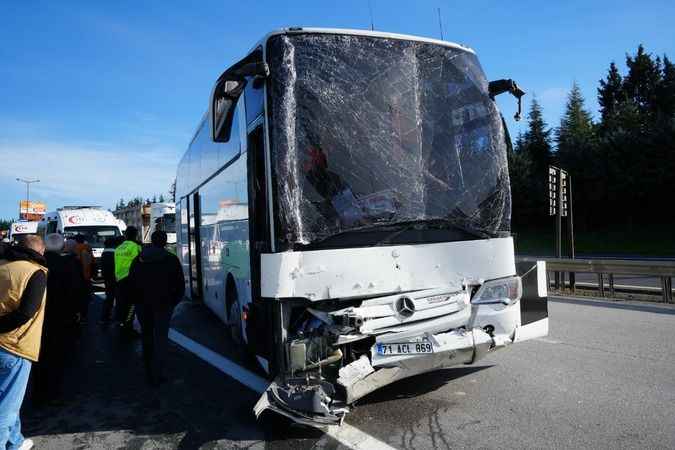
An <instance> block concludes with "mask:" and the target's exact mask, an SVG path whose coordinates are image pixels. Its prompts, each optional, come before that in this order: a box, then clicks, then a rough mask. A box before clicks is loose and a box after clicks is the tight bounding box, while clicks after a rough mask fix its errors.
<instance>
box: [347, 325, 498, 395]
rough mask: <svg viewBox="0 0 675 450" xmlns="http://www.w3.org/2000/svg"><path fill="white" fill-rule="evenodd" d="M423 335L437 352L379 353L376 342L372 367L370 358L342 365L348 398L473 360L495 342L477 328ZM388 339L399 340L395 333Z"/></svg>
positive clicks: (372, 356) (372, 354)
mask: <svg viewBox="0 0 675 450" xmlns="http://www.w3.org/2000/svg"><path fill="white" fill-rule="evenodd" d="M424 338H425V339H426V340H427V341H428V342H430V343H431V344H432V345H433V347H434V353H431V354H413V355H390V356H383V355H380V354H378V352H377V350H376V347H377V344H375V346H373V349H372V350H371V358H372V364H370V368H369V367H368V366H366V364H365V363H366V362H367V358H362V359H360V360H357V361H354V362H353V363H351V364H349V365H347V366H345V367H343V368H342V369H341V370H340V375H341V376H340V378H339V379H338V383H339V384H340V385H342V386H343V387H344V388H345V390H346V392H347V398H346V402H347V403H348V404H349V403H352V402H354V401H355V400H358V399H359V398H361V397H363V396H364V395H367V394H369V393H371V392H373V391H375V390H376V389H379V388H380V387H382V386H385V385H387V384H390V383H393V382H394V381H397V380H401V379H403V378H407V377H411V376H414V375H419V374H421V373H425V372H430V371H433V370H438V369H443V368H446V367H452V366H456V365H459V364H471V363H474V362H476V361H478V360H479V359H481V358H482V357H483V356H485V354H486V353H487V352H488V351H489V350H490V349H491V348H492V347H494V345H495V342H494V340H493V338H492V337H491V336H490V335H489V334H487V333H486V332H484V331H483V330H481V329H478V328H474V329H473V330H464V329H459V330H453V331H450V332H447V333H440V334H428V335H426V336H424ZM389 339H391V340H392V341H396V342H400V339H398V340H397V339H396V336H395V335H394V336H392V337H391V338H389ZM378 342H381V343H386V342H387V339H386V337H383V339H382V340H379V339H378ZM353 367H358V370H352V368H353ZM352 372H353V373H352ZM343 374H344V375H343Z"/></svg>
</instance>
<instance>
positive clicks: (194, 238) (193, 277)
mask: <svg viewBox="0 0 675 450" xmlns="http://www.w3.org/2000/svg"><path fill="white" fill-rule="evenodd" d="M199 203H200V202H199V192H195V193H194V194H193V195H192V198H191V201H190V206H192V208H190V209H189V211H190V212H189V217H190V220H189V221H188V241H189V248H190V293H191V297H192V299H193V300H197V299H201V298H202V270H201V264H200V261H201V245H200V242H201V241H200V236H199V226H200V222H201V220H200V217H201V216H200V214H201V213H200V207H199Z"/></svg>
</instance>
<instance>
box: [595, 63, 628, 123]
mask: <svg viewBox="0 0 675 450" xmlns="http://www.w3.org/2000/svg"><path fill="white" fill-rule="evenodd" d="M622 86H623V78H622V77H621V74H620V73H619V69H617V68H616V64H614V62H611V63H610V64H609V71H608V73H607V77H606V78H605V79H604V80H600V87H599V88H598V103H599V104H600V114H601V115H602V122H603V123H607V122H609V121H610V120H611V119H612V118H614V117H615V116H616V114H617V111H618V109H619V105H620V104H621V103H623V100H624V97H623V88H622Z"/></svg>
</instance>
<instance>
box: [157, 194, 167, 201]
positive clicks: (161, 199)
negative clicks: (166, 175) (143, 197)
mask: <svg viewBox="0 0 675 450" xmlns="http://www.w3.org/2000/svg"><path fill="white" fill-rule="evenodd" d="M165 201H166V199H165V198H164V194H159V202H160V203H164V202H165Z"/></svg>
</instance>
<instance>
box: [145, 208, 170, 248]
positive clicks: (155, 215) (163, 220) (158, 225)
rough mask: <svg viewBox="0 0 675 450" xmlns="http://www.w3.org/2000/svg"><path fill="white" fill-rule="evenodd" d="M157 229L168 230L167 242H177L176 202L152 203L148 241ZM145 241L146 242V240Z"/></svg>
mask: <svg viewBox="0 0 675 450" xmlns="http://www.w3.org/2000/svg"><path fill="white" fill-rule="evenodd" d="M155 230H162V231H164V232H166V236H167V243H168V244H170V245H171V244H175V243H176V204H175V203H171V202H162V203H151V204H150V224H149V230H148V241H147V243H149V242H150V236H152V233H153V232H154V231H155ZM144 242H146V241H145V240H144Z"/></svg>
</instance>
